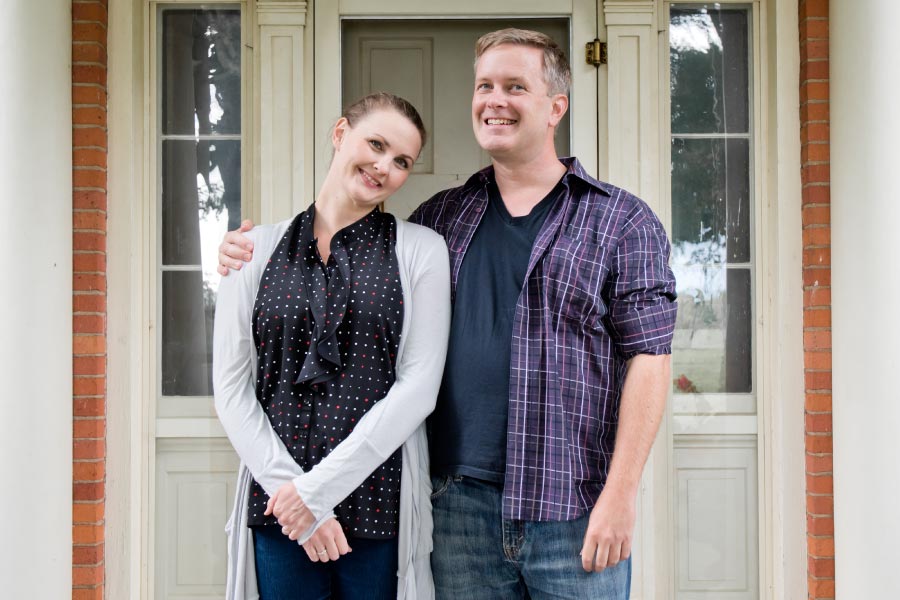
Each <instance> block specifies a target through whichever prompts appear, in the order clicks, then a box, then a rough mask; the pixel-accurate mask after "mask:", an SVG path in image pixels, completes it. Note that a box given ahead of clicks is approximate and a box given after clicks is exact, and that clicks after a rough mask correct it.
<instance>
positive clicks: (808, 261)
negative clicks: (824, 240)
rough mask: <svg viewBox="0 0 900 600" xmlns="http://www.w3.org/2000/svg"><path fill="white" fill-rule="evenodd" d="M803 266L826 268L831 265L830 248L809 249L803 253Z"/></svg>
mask: <svg viewBox="0 0 900 600" xmlns="http://www.w3.org/2000/svg"><path fill="white" fill-rule="evenodd" d="M803 264H804V266H806V265H809V266H816V267H827V266H830V265H831V248H811V249H807V250H804V251H803Z"/></svg>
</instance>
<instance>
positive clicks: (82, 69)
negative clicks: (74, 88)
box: [72, 65, 106, 124]
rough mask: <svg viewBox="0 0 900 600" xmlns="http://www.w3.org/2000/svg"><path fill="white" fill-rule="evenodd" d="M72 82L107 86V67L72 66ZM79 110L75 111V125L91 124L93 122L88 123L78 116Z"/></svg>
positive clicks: (104, 118) (104, 120)
mask: <svg viewBox="0 0 900 600" xmlns="http://www.w3.org/2000/svg"><path fill="white" fill-rule="evenodd" d="M72 82H73V83H96V84H99V85H103V86H105V85H106V67H104V66H102V65H72ZM78 110H79V109H77V108H76V109H75V110H74V111H72V112H73V115H72V120H73V121H74V122H75V123H83V124H89V123H93V121H86V120H84V118H82V117H79V116H78ZM103 123H104V124H105V123H106V115H104V116H103Z"/></svg>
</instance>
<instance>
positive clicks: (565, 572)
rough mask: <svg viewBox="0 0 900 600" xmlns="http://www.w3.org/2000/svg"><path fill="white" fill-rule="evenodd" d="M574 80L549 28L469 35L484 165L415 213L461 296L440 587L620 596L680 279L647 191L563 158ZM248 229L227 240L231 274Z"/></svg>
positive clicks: (658, 413) (437, 449)
mask: <svg viewBox="0 0 900 600" xmlns="http://www.w3.org/2000/svg"><path fill="white" fill-rule="evenodd" d="M569 82H570V75H569V67H568V64H567V61H566V58H565V55H564V54H563V53H562V51H561V50H560V49H559V47H558V46H557V45H556V44H555V43H554V42H553V41H552V40H551V39H550V38H548V37H547V36H545V35H543V34H540V33H536V32H531V31H524V30H517V29H506V30H502V31H495V32H492V33H489V34H486V35H485V36H483V37H482V38H481V39H479V40H478V43H477V45H476V63H475V89H474V93H473V97H472V126H473V129H474V132H475V137H476V138H477V140H478V143H479V145H481V147H482V148H484V149H485V150H487V151H488V152H489V154H490V156H491V159H492V166H491V167H489V168H487V169H485V170H483V171H481V172H479V173H476V174H475V175H473V176H472V177H471V178H470V179H469V180H468V181H467V182H466V183H465V184H464V185H463V186H461V187H458V188H454V189H450V190H446V191H443V192H440V193H438V194H437V195H435V196H434V197H432V198H431V199H430V200H428V201H427V202H425V203H424V204H423V205H422V206H420V207H419V208H418V209H417V210H416V211H415V212H414V213H413V215H412V216H411V217H410V220H411V221H413V222H416V223H420V224H423V225H426V226H428V227H431V228H432V229H434V230H435V231H437V232H438V233H440V234H442V235H443V236H444V238H445V240H446V241H447V245H448V247H449V249H450V263H451V290H452V295H453V301H454V309H453V321H452V325H451V333H450V347H449V352H448V356H447V364H446V368H445V372H444V382H443V385H442V389H441V393H440V396H439V398H438V403H437V408H436V410H435V412H434V414H433V415H432V417H431V419H430V445H431V468H432V483H433V486H434V494H433V497H432V504H433V507H434V521H435V529H434V541H435V543H434V552H433V554H432V567H433V570H434V578H435V589H436V593H437V596H438V598H467V599H478V598H485V599H491V600H496V599H504V598H527V597H530V598H535V599H537V598H627V597H628V593H629V587H630V576H631V564H630V558H629V557H630V553H631V539H632V534H633V530H634V521H635V502H636V497H637V491H638V486H639V483H640V476H641V471H642V470H643V466H644V464H645V462H646V460H647V456H648V454H649V451H650V447H651V445H652V443H653V439H654V437H655V435H656V431H657V429H658V427H659V423H660V419H661V418H662V415H663V409H664V406H665V398H666V395H667V391H668V387H669V382H670V367H669V354H670V351H671V338H672V331H673V328H674V322H675V312H676V305H675V292H674V289H675V282H674V277H673V275H672V272H671V270H670V269H669V268H668V265H667V262H668V254H669V243H668V240H667V238H666V235H665V232H664V230H663V227H662V225H661V224H660V223H659V220H658V219H657V218H656V216H655V215H653V213H652V212H651V211H650V209H649V208H648V207H647V206H646V204H644V203H643V202H642V201H641V200H639V199H637V198H636V197H634V196H632V195H631V194H629V193H627V192H625V191H624V190H621V189H618V188H616V187H614V186H611V185H609V184H605V183H601V182H598V181H596V180H594V179H593V178H591V177H590V176H589V175H587V174H586V172H585V171H584V169H583V168H582V166H581V165H580V164H579V162H578V161H577V159H562V160H561V159H559V158H557V156H556V152H555V149H554V145H553V137H554V133H555V130H556V126H557V125H558V124H559V121H560V119H562V117H563V115H564V114H565V112H566V110H567V109H568V97H567V91H568V87H569ZM246 241H247V240H246V239H245V238H243V237H241V236H240V235H239V234H238V233H229V234H228V235H227V236H226V241H225V242H223V245H222V248H221V253H220V262H222V265H223V267H231V268H239V266H240V262H239V261H235V260H233V259H234V258H246V251H245V248H246V249H249V247H245V246H244V243H245V242H246Z"/></svg>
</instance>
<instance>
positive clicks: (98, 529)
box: [72, 525, 103, 544]
mask: <svg viewBox="0 0 900 600" xmlns="http://www.w3.org/2000/svg"><path fill="white" fill-rule="evenodd" d="M72 540H73V541H74V542H75V543H76V544H96V543H98V542H102V541H103V526H102V525H74V526H73V527H72Z"/></svg>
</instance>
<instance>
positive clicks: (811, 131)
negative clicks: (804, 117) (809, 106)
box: [800, 98, 831, 142]
mask: <svg viewBox="0 0 900 600" xmlns="http://www.w3.org/2000/svg"><path fill="white" fill-rule="evenodd" d="M806 100H807V99H806V98H803V99H801V102H806ZM830 139H831V128H830V127H829V125H828V123H804V124H802V125H800V141H803V142H806V141H809V142H827V141H829V140H830Z"/></svg>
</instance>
